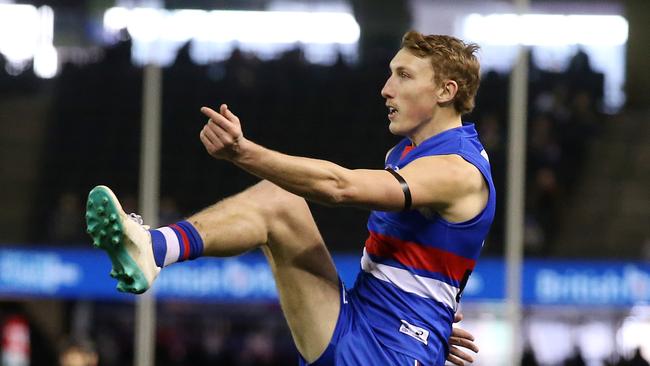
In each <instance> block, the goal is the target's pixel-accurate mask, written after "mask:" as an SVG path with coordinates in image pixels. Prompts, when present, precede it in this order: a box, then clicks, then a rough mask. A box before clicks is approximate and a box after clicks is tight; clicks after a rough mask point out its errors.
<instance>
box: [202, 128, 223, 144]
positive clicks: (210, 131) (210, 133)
mask: <svg viewBox="0 0 650 366" xmlns="http://www.w3.org/2000/svg"><path fill="white" fill-rule="evenodd" d="M217 128H218V126H213V125H212V124H211V123H208V124H206V125H205V127H204V128H203V131H204V135H205V137H207V139H208V140H210V142H211V143H212V145H214V146H215V147H216V146H219V144H220V143H221V139H220V138H219V136H217V134H216V133H215V132H214V130H215V129H217Z"/></svg>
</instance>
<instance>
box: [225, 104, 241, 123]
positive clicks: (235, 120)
mask: <svg viewBox="0 0 650 366" xmlns="http://www.w3.org/2000/svg"><path fill="white" fill-rule="evenodd" d="M223 107H224V108H223V109H222V110H221V115H223V116H224V117H226V118H227V119H228V120H229V121H230V122H232V123H234V124H235V125H240V124H241V123H240V122H239V117H237V116H235V114H234V113H232V112H231V111H230V108H228V105H226V104H224V105H223Z"/></svg>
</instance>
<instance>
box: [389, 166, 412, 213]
mask: <svg viewBox="0 0 650 366" xmlns="http://www.w3.org/2000/svg"><path fill="white" fill-rule="evenodd" d="M386 171H388V172H389V173H390V174H392V175H393V177H395V179H397V181H398V182H399V185H400V186H401V187H402V192H404V211H408V210H410V209H411V190H410V189H409V185H408V183H406V181H405V180H404V178H402V176H401V175H399V174H398V173H397V172H396V171H394V170H393V169H391V168H386Z"/></svg>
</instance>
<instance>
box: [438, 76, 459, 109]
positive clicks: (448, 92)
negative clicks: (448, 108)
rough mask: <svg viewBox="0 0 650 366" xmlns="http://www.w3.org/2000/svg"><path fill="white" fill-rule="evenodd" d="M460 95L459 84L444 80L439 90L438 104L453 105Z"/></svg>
mask: <svg viewBox="0 0 650 366" xmlns="http://www.w3.org/2000/svg"><path fill="white" fill-rule="evenodd" d="M456 93H458V84H457V83H456V82H455V81H454V80H444V81H443V82H442V84H441V85H440V87H439V88H438V92H437V94H438V95H437V96H438V103H440V104H448V103H451V102H452V101H453V100H454V98H455V97H456Z"/></svg>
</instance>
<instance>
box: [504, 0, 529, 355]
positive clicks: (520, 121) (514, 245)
mask: <svg viewBox="0 0 650 366" xmlns="http://www.w3.org/2000/svg"><path fill="white" fill-rule="evenodd" d="M514 2H515V8H516V11H517V14H518V15H520V16H521V15H522V14H525V13H526V12H528V10H529V7H530V0H514ZM516 31H521V30H516ZM517 47H518V57H517V61H516V63H515V65H514V68H513V70H512V74H511V76H510V97H509V102H510V103H509V111H508V160H507V161H508V169H507V179H506V192H507V193H506V233H505V234H506V308H507V310H506V312H507V318H508V323H509V325H510V327H509V328H510V342H509V344H510V362H509V363H508V364H509V365H519V364H520V363H521V351H522V349H523V345H522V343H521V339H522V336H523V334H522V306H521V300H522V299H521V292H522V291H521V290H522V269H523V266H522V262H523V245H524V212H525V211H524V209H525V186H526V181H525V179H526V176H525V168H526V122H527V108H528V106H527V104H528V53H527V52H526V49H525V48H524V47H523V46H522V45H519V46H517Z"/></svg>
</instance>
